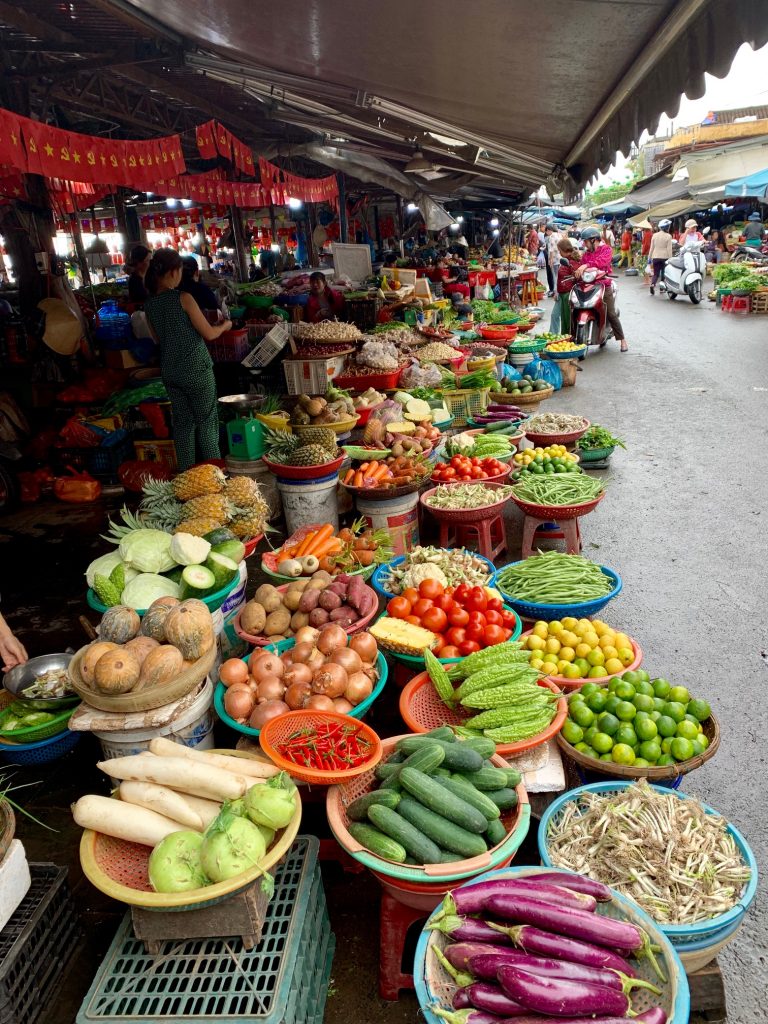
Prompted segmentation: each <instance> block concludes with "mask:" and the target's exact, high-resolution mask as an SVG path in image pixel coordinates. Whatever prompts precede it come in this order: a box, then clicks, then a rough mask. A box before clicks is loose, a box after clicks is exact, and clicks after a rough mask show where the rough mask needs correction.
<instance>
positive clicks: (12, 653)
mask: <svg viewBox="0 0 768 1024" xmlns="http://www.w3.org/2000/svg"><path fill="white" fill-rule="evenodd" d="M0 661H2V664H3V671H4V672H9V671H10V670H11V669H12V668H15V667H16V666H17V665H23V664H25V662H27V661H29V655H28V654H27V652H26V650H25V648H24V645H23V644H22V643H21V642H20V641H19V640H17V639H16V637H15V636H14V635H13V633H12V632H11V627H10V626H9V625H8V623H7V622H6V621H5V619H4V618H3V616H2V615H0Z"/></svg>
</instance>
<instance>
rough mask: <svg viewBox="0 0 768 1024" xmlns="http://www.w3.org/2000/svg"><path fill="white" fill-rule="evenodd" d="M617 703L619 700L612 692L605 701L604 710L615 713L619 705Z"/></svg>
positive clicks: (610, 713) (619, 702) (611, 713)
mask: <svg viewBox="0 0 768 1024" xmlns="http://www.w3.org/2000/svg"><path fill="white" fill-rule="evenodd" d="M619 704H621V701H620V700H619V698H618V697H617V696H616V694H615V693H612V694H611V696H610V697H609V698H608V700H607V701H606V702H605V708H604V710H605V711H607V712H608V714H609V715H615V714H616V708H617V707H618V706H619Z"/></svg>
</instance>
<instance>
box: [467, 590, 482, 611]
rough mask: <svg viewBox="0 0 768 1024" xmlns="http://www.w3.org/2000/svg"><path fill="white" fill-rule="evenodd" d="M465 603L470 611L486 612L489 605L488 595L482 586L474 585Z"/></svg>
mask: <svg viewBox="0 0 768 1024" xmlns="http://www.w3.org/2000/svg"><path fill="white" fill-rule="evenodd" d="M463 604H464V607H465V608H466V609H467V611H468V612H484V611H485V609H486V608H487V607H488V597H487V595H486V593H485V591H484V590H483V588H482V587H472V589H471V590H470V592H469V594H468V596H467V598H466V600H465V601H464V602H463Z"/></svg>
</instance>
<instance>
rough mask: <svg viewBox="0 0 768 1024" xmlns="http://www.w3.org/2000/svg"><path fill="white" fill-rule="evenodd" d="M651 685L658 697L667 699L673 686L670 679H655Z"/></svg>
mask: <svg viewBox="0 0 768 1024" xmlns="http://www.w3.org/2000/svg"><path fill="white" fill-rule="evenodd" d="M651 685H652V686H653V692H654V693H655V694H656V696H657V697H667V696H668V694H669V691H670V690H671V689H672V684H671V683H670V681H669V680H668V679H654V680H653V682H652V683H651Z"/></svg>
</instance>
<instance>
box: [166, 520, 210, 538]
mask: <svg viewBox="0 0 768 1024" xmlns="http://www.w3.org/2000/svg"><path fill="white" fill-rule="evenodd" d="M220 526H221V523H220V522H219V521H218V519H213V518H212V517H211V516H198V517H197V518H196V519H187V520H186V522H183V523H180V524H179V525H178V526H177V527H176V529H175V530H174V531H173V532H174V533H191V534H192V536H193V537H204V536H205V535H206V533H210V532H211V530H216V529H218V527H220Z"/></svg>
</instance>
